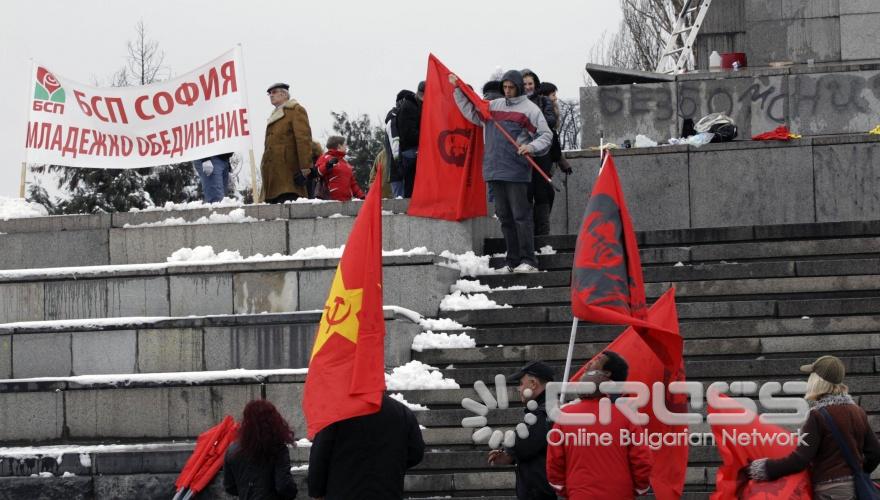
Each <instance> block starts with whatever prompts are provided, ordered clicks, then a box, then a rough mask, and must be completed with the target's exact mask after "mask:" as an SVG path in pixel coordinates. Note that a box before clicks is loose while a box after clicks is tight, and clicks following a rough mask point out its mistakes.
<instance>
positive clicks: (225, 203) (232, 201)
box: [129, 198, 244, 213]
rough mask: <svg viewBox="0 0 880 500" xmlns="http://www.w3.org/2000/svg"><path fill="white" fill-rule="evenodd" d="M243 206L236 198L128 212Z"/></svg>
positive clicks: (190, 202) (166, 204)
mask: <svg viewBox="0 0 880 500" xmlns="http://www.w3.org/2000/svg"><path fill="white" fill-rule="evenodd" d="M242 205H244V202H243V201H242V200H239V199H236V198H223V199H222V200H220V201H217V202H214V203H207V202H204V201H201V200H198V201H188V202H186V203H172V202H170V201H169V202H166V203H165V204H164V205H162V206H161V207H158V206H157V207H149V208H144V209H138V208H132V209H131V210H129V212H131V213H138V212H173V211H177V210H195V209H199V208H227V207H240V206H242Z"/></svg>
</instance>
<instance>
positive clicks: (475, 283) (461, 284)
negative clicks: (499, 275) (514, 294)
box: [450, 279, 544, 293]
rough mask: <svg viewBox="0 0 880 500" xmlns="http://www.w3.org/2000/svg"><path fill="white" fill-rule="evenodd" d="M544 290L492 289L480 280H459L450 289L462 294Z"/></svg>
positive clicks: (518, 287)
mask: <svg viewBox="0 0 880 500" xmlns="http://www.w3.org/2000/svg"><path fill="white" fill-rule="evenodd" d="M541 288H544V287H542V286H536V287H531V288H529V287H527V286H525V285H511V286H496V287H494V288H493V287H490V286H489V285H484V284H482V283H480V280H466V279H462V280H458V281H456V282H455V284H453V285H452V286H451V287H450V291H451V292H456V291H458V292H461V293H479V292H502V291H507V290H538V289H541Z"/></svg>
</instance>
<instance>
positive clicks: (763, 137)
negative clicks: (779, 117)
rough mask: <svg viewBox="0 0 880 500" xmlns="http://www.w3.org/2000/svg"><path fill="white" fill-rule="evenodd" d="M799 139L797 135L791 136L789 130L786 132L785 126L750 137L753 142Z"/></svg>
mask: <svg viewBox="0 0 880 500" xmlns="http://www.w3.org/2000/svg"><path fill="white" fill-rule="evenodd" d="M799 138H800V136H799V135H797V134H792V133H791V130H788V127H786V126H785V125H780V126H778V127H776V128H775V129H773V130H771V131H770V132H764V133H762V134H758V135H755V136H752V140H753V141H787V140H789V139H799Z"/></svg>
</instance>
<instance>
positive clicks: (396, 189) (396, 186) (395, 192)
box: [391, 181, 403, 198]
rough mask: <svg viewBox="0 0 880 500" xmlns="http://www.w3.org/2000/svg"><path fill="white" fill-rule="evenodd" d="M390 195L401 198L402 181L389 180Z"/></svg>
mask: <svg viewBox="0 0 880 500" xmlns="http://www.w3.org/2000/svg"><path fill="white" fill-rule="evenodd" d="M391 196H392V197H393V198H403V181H391Z"/></svg>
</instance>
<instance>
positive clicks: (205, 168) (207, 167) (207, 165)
mask: <svg viewBox="0 0 880 500" xmlns="http://www.w3.org/2000/svg"><path fill="white" fill-rule="evenodd" d="M202 172H204V173H205V175H206V176H207V177H211V174H213V173H214V164H213V163H211V160H205V161H203V162H202Z"/></svg>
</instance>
